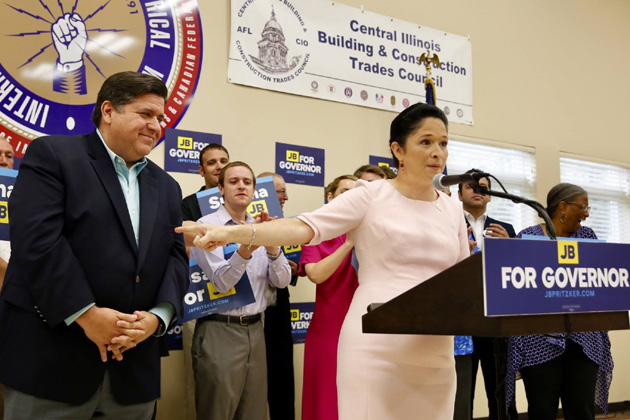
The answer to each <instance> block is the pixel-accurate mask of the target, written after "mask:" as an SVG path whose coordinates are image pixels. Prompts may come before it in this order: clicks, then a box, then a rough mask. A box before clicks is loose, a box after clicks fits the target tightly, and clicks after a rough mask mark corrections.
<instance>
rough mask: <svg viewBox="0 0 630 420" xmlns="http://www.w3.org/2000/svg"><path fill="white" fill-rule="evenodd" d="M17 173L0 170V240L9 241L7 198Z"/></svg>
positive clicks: (12, 170) (10, 170)
mask: <svg viewBox="0 0 630 420" xmlns="http://www.w3.org/2000/svg"><path fill="white" fill-rule="evenodd" d="M17 174H18V171H16V170H14V169H5V168H0V240H3V241H8V240H9V197H10V196H11V191H13V185H15V178H16V177H17Z"/></svg>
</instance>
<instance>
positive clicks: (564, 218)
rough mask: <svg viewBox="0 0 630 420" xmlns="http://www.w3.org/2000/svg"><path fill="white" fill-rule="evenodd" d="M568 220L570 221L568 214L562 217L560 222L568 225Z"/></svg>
mask: <svg viewBox="0 0 630 420" xmlns="http://www.w3.org/2000/svg"><path fill="white" fill-rule="evenodd" d="M567 219H568V217H567V215H566V214H563V215H562V216H560V221H561V222H562V223H566V221H567Z"/></svg>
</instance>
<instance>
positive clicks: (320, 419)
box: [299, 175, 359, 420]
mask: <svg viewBox="0 0 630 420" xmlns="http://www.w3.org/2000/svg"><path fill="white" fill-rule="evenodd" d="M356 180H357V178H356V177H355V176H353V175H342V176H339V177H337V178H335V180H334V181H333V182H331V183H330V185H328V187H327V188H326V200H327V201H328V202H330V201H332V200H333V199H335V198H336V197H338V196H340V195H341V194H343V193H344V192H346V191H348V190H350V189H352V187H354V183H355V182H356ZM353 246H354V245H353V243H352V240H350V239H347V238H346V234H343V235H341V236H338V237H336V238H333V239H330V240H328V241H324V242H322V243H320V244H319V245H315V246H305V247H302V259H301V260H300V269H299V274H300V275H301V276H307V277H308V278H309V280H311V281H312V282H313V283H315V284H316V285H317V292H316V296H315V312H314V314H313V319H312V320H311V324H310V326H309V327H308V332H307V333H306V343H305V347H304V387H303V388H302V420H337V383H336V377H337V343H338V342H339V331H341V324H342V323H343V320H344V318H345V317H346V313H347V312H348V307H349V306H350V302H351V301H352V296H353V295H354V291H355V290H356V288H357V286H358V285H359V282H358V280H357V272H356V270H355V268H354V267H353V266H352V247H353Z"/></svg>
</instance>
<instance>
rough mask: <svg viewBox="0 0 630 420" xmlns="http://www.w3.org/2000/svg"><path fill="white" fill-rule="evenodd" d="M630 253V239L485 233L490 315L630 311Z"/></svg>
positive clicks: (486, 295)
mask: <svg viewBox="0 0 630 420" xmlns="http://www.w3.org/2000/svg"><path fill="white" fill-rule="evenodd" d="M628 255H630V245H628V244H612V243H599V242H582V241H572V240H560V241H549V240H547V241H540V240H526V239H519V240H514V239H500V238H485V239H484V252H483V266H484V270H483V272H484V307H485V315H486V316H506V315H533V314H562V313H576V312H606V311H624V310H629V309H630V284H629V279H628V272H629V271H630V259H628Z"/></svg>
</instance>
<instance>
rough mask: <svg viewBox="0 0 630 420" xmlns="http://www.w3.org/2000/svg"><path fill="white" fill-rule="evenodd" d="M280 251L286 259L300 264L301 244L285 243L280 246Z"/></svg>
mask: <svg viewBox="0 0 630 420" xmlns="http://www.w3.org/2000/svg"><path fill="white" fill-rule="evenodd" d="M282 251H283V252H284V256H285V257H287V259H288V260H291V261H293V262H294V263H296V264H297V265H300V259H301V258H302V245H285V246H283V247H282Z"/></svg>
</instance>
